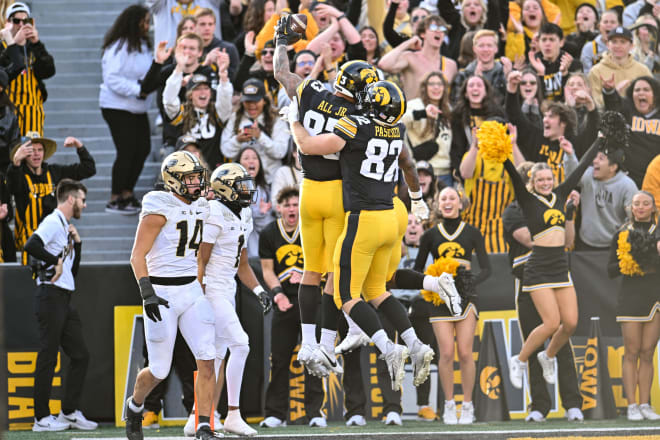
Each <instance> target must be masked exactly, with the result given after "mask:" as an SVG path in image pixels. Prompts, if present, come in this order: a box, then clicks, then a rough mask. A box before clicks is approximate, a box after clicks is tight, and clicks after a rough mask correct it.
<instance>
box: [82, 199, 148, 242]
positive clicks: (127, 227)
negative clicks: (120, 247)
mask: <svg viewBox="0 0 660 440" xmlns="http://www.w3.org/2000/svg"><path fill="white" fill-rule="evenodd" d="M103 206H104V208H105V204H104V205H103ZM93 213H101V211H90V210H89V203H88V206H87V209H85V211H84V212H83V216H86V215H91V214H93ZM103 214H107V215H108V218H107V220H109V222H106V223H101V224H96V225H87V224H78V220H75V222H76V223H75V224H76V228H77V229H78V232H80V233H81V234H83V235H84V236H88V235H97V236H99V237H103V236H121V237H129V236H130V237H133V236H134V235H135V226H136V225H137V219H136V220H135V222H132V223H129V224H115V223H112V222H111V221H112V219H113V218H114V217H115V216H116V215H117V214H109V213H106V212H105V211H103ZM122 217H125V216H122ZM134 217H137V215H136V216H134Z"/></svg>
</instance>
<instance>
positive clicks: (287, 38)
mask: <svg viewBox="0 0 660 440" xmlns="http://www.w3.org/2000/svg"><path fill="white" fill-rule="evenodd" d="M289 17H290V15H289V14H284V15H282V16H281V17H280V19H279V20H277V24H276V25H275V46H282V45H284V46H288V45H290V44H293V43H295V42H296V41H298V40H300V39H301V38H302V35H301V34H299V33H297V32H293V31H292V30H291V25H290V18H289Z"/></svg>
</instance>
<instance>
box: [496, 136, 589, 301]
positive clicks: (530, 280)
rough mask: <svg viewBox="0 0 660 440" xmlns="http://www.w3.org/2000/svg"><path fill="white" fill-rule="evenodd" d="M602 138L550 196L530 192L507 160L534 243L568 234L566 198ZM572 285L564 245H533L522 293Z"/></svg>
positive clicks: (506, 164)
mask: <svg viewBox="0 0 660 440" xmlns="http://www.w3.org/2000/svg"><path fill="white" fill-rule="evenodd" d="M600 139H601V138H599V139H598V140H596V142H594V144H593V145H592V146H591V148H590V149H589V150H588V151H587V153H586V154H585V155H584V156H583V157H582V159H581V160H580V163H579V164H578V167H577V168H576V169H575V171H573V172H572V173H571V175H570V176H568V178H566V180H565V181H564V182H563V183H562V184H561V185H559V186H557V187H556V188H555V189H554V190H553V191H552V192H551V193H550V195H548V196H543V195H540V194H536V193H532V192H529V191H527V188H526V187H525V185H524V183H523V181H522V178H521V177H520V175H519V174H518V171H517V170H516V167H515V166H514V165H513V163H512V162H511V161H510V160H509V159H507V160H506V161H504V168H505V169H506V171H507V173H509V176H510V177H511V182H512V183H513V190H514V192H515V194H516V200H517V201H518V204H519V205H520V207H521V208H522V211H523V214H524V215H525V220H526V222H527V227H528V228H529V231H530V233H531V234H532V240H533V241H536V240H537V239H539V238H541V237H543V236H544V235H546V234H548V233H549V232H551V231H553V230H561V231H564V225H565V223H566V214H565V212H564V205H565V204H566V198H567V197H568V195H569V194H570V192H571V191H572V190H573V189H574V188H575V187H576V186H577V184H578V183H579V181H580V178H581V177H582V174H584V172H585V171H586V169H587V167H588V166H589V165H591V162H592V161H593V160H594V158H595V157H596V153H598V147H599V146H600V144H601V143H602V141H601V140H600ZM571 286H573V280H572V279H571V273H570V271H569V270H568V256H567V255H566V251H565V250H564V246H554V247H549V246H536V245H535V246H533V247H532V253H531V254H530V255H529V259H528V260H527V263H526V264H525V267H524V272H523V287H522V291H523V292H532V291H534V290H538V289H555V288H561V287H571Z"/></svg>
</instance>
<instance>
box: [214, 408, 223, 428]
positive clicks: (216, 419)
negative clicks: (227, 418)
mask: <svg viewBox="0 0 660 440" xmlns="http://www.w3.org/2000/svg"><path fill="white" fill-rule="evenodd" d="M223 428H224V426H223V425H222V420H220V413H219V412H218V411H213V430H214V431H222V429H223Z"/></svg>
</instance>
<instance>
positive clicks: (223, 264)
mask: <svg viewBox="0 0 660 440" xmlns="http://www.w3.org/2000/svg"><path fill="white" fill-rule="evenodd" d="M210 205H211V209H210V215H209V218H208V219H207V221H206V225H205V226H207V227H208V229H210V231H209V234H208V235H206V234H205V236H204V241H205V242H207V243H210V242H211V241H207V240H210V239H212V238H214V239H215V241H214V244H213V250H212V251H211V257H210V258H209V262H208V264H207V265H206V273H205V275H206V279H207V283H210V282H212V281H220V280H226V279H228V278H233V277H234V276H235V275H236V271H237V270H238V263H239V262H240V256H241V251H242V250H243V249H244V248H245V247H246V246H247V237H248V236H249V235H250V232H252V211H251V210H250V208H243V209H242V210H241V212H240V218H239V217H238V216H237V215H236V214H234V213H233V212H232V211H231V210H230V209H229V208H228V207H227V206H225V205H224V204H223V203H222V202H220V201H218V200H212V201H211V202H210Z"/></svg>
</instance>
